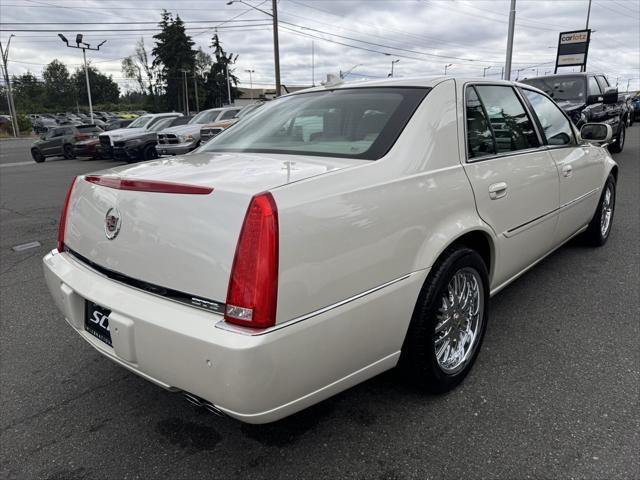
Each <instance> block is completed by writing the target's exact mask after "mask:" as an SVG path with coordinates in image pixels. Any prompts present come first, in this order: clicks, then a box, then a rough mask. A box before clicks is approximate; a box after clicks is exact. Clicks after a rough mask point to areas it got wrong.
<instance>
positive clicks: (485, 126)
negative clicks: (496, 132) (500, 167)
mask: <svg viewBox="0 0 640 480" xmlns="http://www.w3.org/2000/svg"><path fill="white" fill-rule="evenodd" d="M465 97H466V109H467V149H468V152H469V158H478V157H483V156H485V155H494V154H495V153H496V148H495V144H494V143H493V133H491V126H490V125H489V119H488V118H487V116H486V114H485V111H484V108H482V104H481V103H480V99H479V98H478V95H477V94H476V90H475V88H473V87H467V91H466V95H465Z"/></svg>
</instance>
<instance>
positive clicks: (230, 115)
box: [219, 110, 238, 120]
mask: <svg viewBox="0 0 640 480" xmlns="http://www.w3.org/2000/svg"><path fill="white" fill-rule="evenodd" d="M236 113H238V110H227V111H226V112H222V115H220V118H219V120H228V119H230V118H233V117H235V116H236Z"/></svg>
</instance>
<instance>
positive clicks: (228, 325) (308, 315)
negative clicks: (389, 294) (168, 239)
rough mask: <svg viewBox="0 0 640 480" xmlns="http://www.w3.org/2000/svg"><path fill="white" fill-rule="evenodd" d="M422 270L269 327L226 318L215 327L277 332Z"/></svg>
mask: <svg viewBox="0 0 640 480" xmlns="http://www.w3.org/2000/svg"><path fill="white" fill-rule="evenodd" d="M419 271H420V270H418V271H415V272H411V273H408V274H406V275H403V276H402V277H398V278H396V279H394V280H391V281H389V282H386V283H383V284H382V285H378V286H377V287H373V288H371V289H369V290H366V291H364V292H361V293H358V294H356V295H354V296H352V297H349V298H345V299H344V300H340V301H339V302H336V303H334V304H331V305H328V306H326V307H323V308H320V309H318V310H314V311H313V312H309V313H306V314H304V315H301V316H299V317H296V318H292V319H291V320H287V321H286V322H282V323H278V324H276V325H274V326H272V327H268V328H251V327H243V326H240V325H234V324H232V323H228V322H225V321H224V320H220V321H219V322H217V323H216V325H215V327H216V328H219V329H221V330H227V331H229V332H233V333H238V334H240V335H249V336H252V337H253V336H257V335H264V334H266V333H271V332H275V331H276V330H281V329H283V328H285V327H288V326H290V325H295V324H296V323H299V322H302V321H304V320H308V319H310V318H313V317H316V316H318V315H322V314H323V313H326V312H328V311H330V310H333V309H335V308H338V307H341V306H343V305H346V304H347V303H350V302H353V301H354V300H358V299H360V298H362V297H365V296H367V295H369V294H371V293H375V292H377V291H378V290H382V289H383V288H386V287H388V286H390V285H393V284H394V283H398V282H401V281H402V280H406V279H407V278H409V277H411V276H412V275H415V274H416V273H418V272H419Z"/></svg>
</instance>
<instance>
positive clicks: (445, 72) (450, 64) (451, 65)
mask: <svg viewBox="0 0 640 480" xmlns="http://www.w3.org/2000/svg"><path fill="white" fill-rule="evenodd" d="M449 67H453V63H448V64H446V65H445V66H444V75H445V76H446V75H447V69H448V68H449Z"/></svg>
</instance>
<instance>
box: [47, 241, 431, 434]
mask: <svg viewBox="0 0 640 480" xmlns="http://www.w3.org/2000/svg"><path fill="white" fill-rule="evenodd" d="M43 264H44V275H45V279H46V282H47V286H48V287H49V290H50V291H51V294H52V296H53V299H54V301H55V303H56V305H57V306H58V308H59V309H60V310H61V311H62V313H63V315H64V316H65V318H66V320H67V322H68V323H69V324H70V325H71V326H72V327H73V328H74V330H76V332H77V333H78V334H79V335H80V336H81V337H82V338H83V339H84V340H86V341H87V342H88V343H90V344H91V345H92V346H93V347H94V348H95V349H96V350H98V351H99V352H100V353H102V354H103V355H105V356H106V357H108V358H109V359H111V360H113V361H114V362H116V363H118V364H119V365H121V366H123V367H125V368H127V369H129V370H131V371H132V372H135V373H137V374H138V375H140V376H142V377H143V378H146V379H147V380H149V381H151V382H153V383H155V384H157V385H159V386H161V387H163V388H165V389H168V390H174V391H180V390H182V391H186V392H189V393H192V394H195V395H197V396H198V397H201V398H203V399H205V400H207V401H209V402H211V403H212V404H213V405H215V407H217V408H218V409H219V410H221V411H222V412H224V413H226V414H227V415H229V416H231V417H234V418H236V419H239V420H242V421H244V422H249V423H267V422H272V421H275V420H278V419H280V418H283V417H285V416H287V415H290V414H292V413H295V412H296V411H299V410H302V409H303V408H306V407H308V406H310V405H312V404H314V403H317V402H319V401H321V400H323V399H325V398H328V397H330V396H332V395H334V394H336V393H338V392H340V391H342V390H345V389H347V388H349V387H351V386H353V385H356V384H358V383H360V382H362V381H364V380H366V379H368V378H371V377H373V376H375V375H377V374H379V373H381V372H383V371H385V370H388V369H390V368H392V367H394V366H395V365H396V363H397V361H398V358H399V356H400V348H401V345H402V341H403V339H404V335H405V333H406V329H407V327H408V322H409V319H410V317H411V313H412V310H413V306H414V305H415V299H416V298H417V295H418V292H419V290H420V287H421V286H422V282H423V281H424V278H425V277H426V271H420V272H416V273H415V274H412V275H410V276H408V277H407V278H405V279H403V280H402V281H399V282H397V283H394V284H392V285H390V286H388V287H385V288H383V289H380V290H378V291H376V292H375V293H372V294H370V295H366V296H364V297H361V298H358V299H356V300H354V301H352V302H349V303H346V304H342V305H340V306H338V307H336V308H333V309H331V310H329V311H324V312H323V313H320V314H318V315H316V316H313V317H311V318H309V319H307V320H304V321H301V322H299V323H295V324H292V325H290V326H286V327H284V328H280V329H276V330H274V331H271V332H269V333H265V334H262V335H246V334H242V333H240V332H237V331H229V330H225V329H221V328H216V323H218V322H220V321H221V320H222V317H221V316H220V315H217V314H215V313H212V312H207V311H204V310H199V309H196V308H192V307H189V306H185V305H182V304H179V303H176V302H172V301H170V300H167V299H164V298H162V297H158V296H155V295H152V294H149V293H145V292H143V291H140V290H137V289H135V288H132V287H129V286H126V285H123V284H120V283H118V282H115V281H113V280H110V279H108V278H107V277H104V276H102V275H101V274H99V273H97V272H95V271H93V270H92V269H90V268H89V267H88V266H85V265H84V264H82V263H80V262H79V261H77V260H76V259H74V258H73V257H71V256H70V255H69V254H67V253H62V254H60V253H58V252H57V250H54V251H52V252H51V253H49V254H47V255H46V256H45V257H44V259H43ZM85 300H90V301H92V302H95V303H97V304H99V305H101V306H103V307H105V308H108V309H110V310H111V311H112V313H111V315H110V316H109V327H110V332H111V336H112V341H113V348H112V347H109V346H108V345H107V344H105V343H103V342H101V341H100V340H98V339H97V338H95V337H93V336H92V335H90V334H89V333H88V332H86V331H85V330H84V314H85V313H84V312H85Z"/></svg>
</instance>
